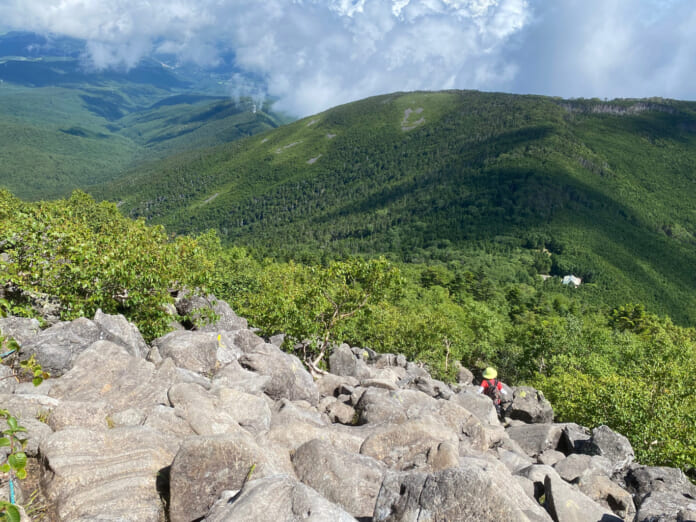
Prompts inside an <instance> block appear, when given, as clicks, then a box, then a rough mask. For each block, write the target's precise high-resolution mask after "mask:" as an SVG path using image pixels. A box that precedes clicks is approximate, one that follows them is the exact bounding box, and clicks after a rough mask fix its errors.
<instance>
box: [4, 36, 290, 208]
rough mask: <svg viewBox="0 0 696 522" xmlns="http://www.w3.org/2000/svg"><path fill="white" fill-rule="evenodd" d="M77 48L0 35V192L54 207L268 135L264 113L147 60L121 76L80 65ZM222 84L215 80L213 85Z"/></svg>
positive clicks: (201, 77)
mask: <svg viewBox="0 0 696 522" xmlns="http://www.w3.org/2000/svg"><path fill="white" fill-rule="evenodd" d="M84 46H85V42H83V41H80V40H74V39H70V38H59V37H56V38H52V39H47V38H45V37H42V36H39V35H35V34H31V33H8V34H4V35H2V34H0V186H1V187H6V188H8V189H10V190H12V191H13V192H14V193H15V194H17V195H19V196H21V197H25V198H30V199H41V198H55V197H59V196H63V195H67V194H69V193H70V192H71V191H72V190H75V189H76V188H85V187H87V186H90V185H94V184H96V183H103V182H105V181H109V180H112V179H114V178H117V177H118V176H120V175H122V174H123V173H124V172H127V171H129V170H130V169H132V168H133V167H134V166H136V165H139V164H141V163H142V162H143V161H147V160H153V159H160V158H163V157H166V156H167V155H169V154H171V153H172V152H181V151H183V150H189V149H194V148H199V147H210V146H213V145H217V144H220V143H227V142H229V141H233V140H236V139H239V138H241V137H245V136H250V135H252V134H256V133H258V132H261V131H264V130H268V129H271V128H274V127H277V126H278V125H279V124H280V123H281V122H282V121H285V117H280V116H279V115H277V114H274V113H273V112H272V111H271V110H270V108H269V106H268V105H265V106H261V105H259V106H258V107H256V106H255V104H254V102H253V101H251V100H249V99H241V100H239V99H237V100H232V99H231V98H230V96H229V89H230V86H229V85H227V83H226V82H223V81H222V79H220V82H219V83H221V84H223V85H219V84H218V82H214V81H213V80H214V79H215V78H213V77H210V75H205V74H203V73H201V72H198V73H196V72H195V71H189V70H182V69H180V68H178V67H174V66H169V65H167V64H166V63H164V62H162V61H159V60H155V59H152V58H150V59H147V60H143V61H142V62H140V63H139V64H137V65H136V66H134V67H132V68H130V69H127V70H126V69H123V70H117V69H107V70H97V69H95V68H94V67H93V66H90V65H89V64H87V63H84V62H83V60H82V58H81V56H82V55H83V53H84V52H85V48H84ZM221 78H222V76H221Z"/></svg>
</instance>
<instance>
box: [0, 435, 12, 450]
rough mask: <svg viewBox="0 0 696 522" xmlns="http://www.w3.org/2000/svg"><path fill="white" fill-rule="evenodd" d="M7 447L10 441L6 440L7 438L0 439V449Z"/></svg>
mask: <svg viewBox="0 0 696 522" xmlns="http://www.w3.org/2000/svg"><path fill="white" fill-rule="evenodd" d="M9 445H10V439H8V438H7V437H2V438H0V448H3V447H5V446H9Z"/></svg>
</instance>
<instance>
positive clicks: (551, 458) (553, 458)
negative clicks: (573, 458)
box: [537, 449, 566, 466]
mask: <svg viewBox="0 0 696 522" xmlns="http://www.w3.org/2000/svg"><path fill="white" fill-rule="evenodd" d="M564 458H566V456H565V454H564V453H562V452H560V451H558V450H553V449H548V450H546V451H544V452H543V453H542V454H541V455H539V456H538V457H537V461H538V462H539V464H546V465H547V466H553V465H554V464H556V463H557V462H560V461H561V460H563V459H564Z"/></svg>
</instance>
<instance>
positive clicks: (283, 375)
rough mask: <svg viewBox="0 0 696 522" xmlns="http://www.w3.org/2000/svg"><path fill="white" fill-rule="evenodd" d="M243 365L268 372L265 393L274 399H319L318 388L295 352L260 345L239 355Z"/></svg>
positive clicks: (314, 402) (311, 401) (258, 371)
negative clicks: (268, 379) (268, 378)
mask: <svg viewBox="0 0 696 522" xmlns="http://www.w3.org/2000/svg"><path fill="white" fill-rule="evenodd" d="M239 363H240V364H241V365H242V367H244V368H247V369H249V370H252V371H254V372H257V373H259V374H261V375H267V376H269V377H270V378H271V379H270V381H269V382H268V384H267V385H266V388H265V392H266V394H268V395H269V396H270V397H271V398H273V399H276V400H277V399H282V398H286V399H290V400H292V401H296V400H306V401H308V402H310V403H311V404H317V403H318V402H319V390H318V389H317V386H316V384H314V379H312V376H311V375H310V374H309V372H308V371H307V370H305V368H304V366H303V365H302V363H301V362H300V360H299V359H298V358H297V357H295V356H294V355H290V354H288V353H285V352H281V351H280V350H279V349H278V348H277V347H275V346H273V345H272V344H261V345H257V346H255V347H254V348H253V349H252V350H249V351H245V353H244V354H243V355H242V356H241V357H240V358H239Z"/></svg>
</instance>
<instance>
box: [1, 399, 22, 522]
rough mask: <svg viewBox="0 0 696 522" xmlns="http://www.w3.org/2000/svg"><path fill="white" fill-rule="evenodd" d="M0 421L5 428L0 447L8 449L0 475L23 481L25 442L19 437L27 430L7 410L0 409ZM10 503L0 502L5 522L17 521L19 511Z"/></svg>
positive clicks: (11, 500) (2, 431)
mask: <svg viewBox="0 0 696 522" xmlns="http://www.w3.org/2000/svg"><path fill="white" fill-rule="evenodd" d="M0 419H3V420H4V422H5V424H6V428H4V429H3V430H1V431H0V447H6V448H9V449H10V451H9V454H8V456H7V461H6V462H4V463H3V464H2V465H0V473H6V474H7V475H8V476H9V479H10V480H14V479H15V478H16V479H19V480H23V479H25V478H26V477H27V470H26V465H27V455H26V453H24V451H23V449H24V446H25V445H26V440H25V439H24V438H22V437H21V436H20V435H21V434H22V433H25V432H26V431H27V430H26V428H24V427H23V426H21V425H20V424H19V421H18V420H17V418H16V417H15V416H14V415H12V414H11V413H10V412H9V411H8V410H4V409H0ZM13 500H14V499H10V501H9V502H8V501H6V500H4V499H3V500H0V516H2V517H3V519H4V520H6V521H12V522H14V521H19V519H20V517H19V510H18V509H17V506H16V505H15V504H13V503H12V502H13Z"/></svg>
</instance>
